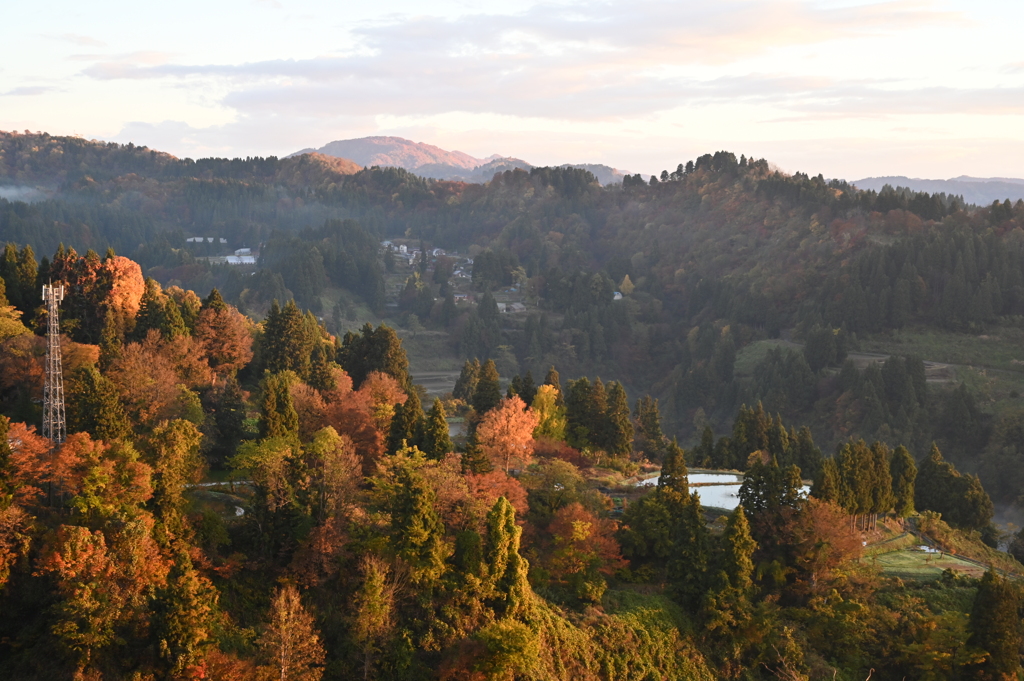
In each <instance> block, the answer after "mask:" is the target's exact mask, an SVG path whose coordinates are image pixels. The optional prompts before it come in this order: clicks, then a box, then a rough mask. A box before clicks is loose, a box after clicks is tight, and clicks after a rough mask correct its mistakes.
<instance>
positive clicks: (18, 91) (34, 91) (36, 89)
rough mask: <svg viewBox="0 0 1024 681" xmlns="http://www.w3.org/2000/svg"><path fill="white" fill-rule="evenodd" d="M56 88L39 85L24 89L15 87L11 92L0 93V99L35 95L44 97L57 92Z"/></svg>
mask: <svg viewBox="0 0 1024 681" xmlns="http://www.w3.org/2000/svg"><path fill="white" fill-rule="evenodd" d="M57 91H58V88H55V87H49V86H41V85H29V86H25V87H16V88H14V89H13V90H8V91H7V92H0V97H35V96H37V95H45V94H46V93H48V92H57Z"/></svg>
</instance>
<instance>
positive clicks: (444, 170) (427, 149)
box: [291, 137, 623, 184]
mask: <svg viewBox="0 0 1024 681" xmlns="http://www.w3.org/2000/svg"><path fill="white" fill-rule="evenodd" d="M309 153H316V154H323V155H325V156H334V157H339V158H344V159H351V160H353V161H355V162H356V163H359V164H360V165H362V166H365V167H367V168H369V167H373V166H379V167H388V166H390V167H394V168H404V169H405V170H408V171H410V172H413V173H415V174H417V175H419V176H421V177H429V178H433V179H436V180H455V181H459V182H475V183H484V182H490V180H491V178H493V177H494V175H495V174H496V173H502V172H505V171H506V170H515V169H517V168H518V169H519V170H530V169H531V168H533V167H534V166H533V165H531V164H530V163H527V162H526V161H523V160H521V159H518V158H512V157H506V156H500V155H498V154H494V155H492V156H488V157H487V158H474V157H473V156H470V155H469V154H466V153H463V152H461V151H446V150H444V149H441V148H440V147H435V146H434V145H433V144H424V143H423V142H413V141H411V140H407V139H403V138H401V137H362V138H360V139H352V140H337V141H334V142H330V143H328V144H325V145H324V146H322V147H320V148H319V149H303V150H301V151H297V152H295V153H294V154H291V156H299V155H301V154H309ZM565 167H568V168H581V169H583V170H587V171H590V172H591V173H593V174H594V176H595V177H596V178H597V180H598V182H600V183H601V184H616V183H619V182H622V178H623V173H622V171H621V170H618V169H616V168H611V167H609V166H606V165H601V164H598V163H589V164H566V165H565Z"/></svg>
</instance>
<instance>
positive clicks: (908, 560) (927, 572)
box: [863, 549, 985, 580]
mask: <svg viewBox="0 0 1024 681" xmlns="http://www.w3.org/2000/svg"><path fill="white" fill-rule="evenodd" d="M863 560H864V561H865V562H870V563H872V564H874V565H877V566H878V567H880V568H881V569H882V572H883V573H885V574H886V575H889V576H890V577H899V578H900V579H914V580H932V579H938V578H939V577H940V576H941V575H942V573H943V572H944V571H945V570H954V571H956V572H961V573H964V574H966V575H968V576H970V577H981V576H982V575H984V574H985V568H983V567H981V566H980V565H975V564H974V563H970V562H968V561H966V560H961V559H959V558H956V557H955V556H950V555H949V554H938V553H925V552H924V551H921V550H920V549H902V550H899V551H892V552H889V553H884V554H882V555H878V556H871V557H865V558H864V559H863Z"/></svg>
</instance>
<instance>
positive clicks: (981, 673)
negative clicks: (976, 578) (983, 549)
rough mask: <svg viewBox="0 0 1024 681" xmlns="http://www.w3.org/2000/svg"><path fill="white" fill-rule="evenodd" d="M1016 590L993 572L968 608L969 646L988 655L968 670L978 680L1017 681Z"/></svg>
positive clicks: (971, 676) (1019, 628) (983, 579)
mask: <svg viewBox="0 0 1024 681" xmlns="http://www.w3.org/2000/svg"><path fill="white" fill-rule="evenodd" d="M1019 598H1020V596H1019V591H1018V588H1017V587H1016V586H1015V585H1013V584H1011V583H1010V582H1009V581H1008V580H1007V579H1006V578H1004V577H1000V576H999V575H997V574H995V573H994V572H993V571H992V570H989V571H988V572H986V573H985V576H984V577H982V578H981V583H980V584H978V592H977V594H975V596H974V607H973V608H972V609H971V620H970V631H971V636H970V638H969V639H968V643H969V644H970V645H972V646H975V647H977V648H980V649H981V650H984V651H985V652H987V653H988V657H987V658H986V659H985V661H984V662H982V663H981V664H980V665H978V666H977V667H975V668H974V669H970V670H969V678H972V679H979V681H981V680H984V681H1014V680H1015V679H1018V678H1020V677H1019V674H1020V670H1021V664H1020V646H1021V622H1020V617H1019V616H1018V613H1017V608H1018V601H1019Z"/></svg>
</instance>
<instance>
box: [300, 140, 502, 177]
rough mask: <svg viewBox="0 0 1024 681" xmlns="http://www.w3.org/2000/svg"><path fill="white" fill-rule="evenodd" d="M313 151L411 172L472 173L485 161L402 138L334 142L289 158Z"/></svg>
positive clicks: (364, 163)
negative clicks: (430, 167)
mask: <svg viewBox="0 0 1024 681" xmlns="http://www.w3.org/2000/svg"><path fill="white" fill-rule="evenodd" d="M314 151H315V152H317V153H320V154H324V155H326V156H339V157H341V158H348V159H351V160H353V161H355V162H356V163H358V164H360V165H362V166H365V167H370V166H395V167H397V168H405V169H406V170H415V169H417V168H419V167H421V166H426V165H442V166H452V167H454V168H461V169H464V170H472V169H473V168H475V167H477V166H479V165H482V164H483V163H485V162H486V161H484V160H483V159H478V158H475V157H473V156H470V155H469V154H464V153H462V152H461V151H445V150H444V149H442V148H440V147H435V146H434V145H433V144H425V143H423V142H413V141H411V140H407V139H404V138H402V137H363V138H360V139H351V140H335V141H334V142H330V143H328V144H325V145H324V146H322V147H320V148H319V149H303V150H302V151H297V152H295V153H294V154H291V155H292V156H298V155H300V154H308V153H310V152H314Z"/></svg>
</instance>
